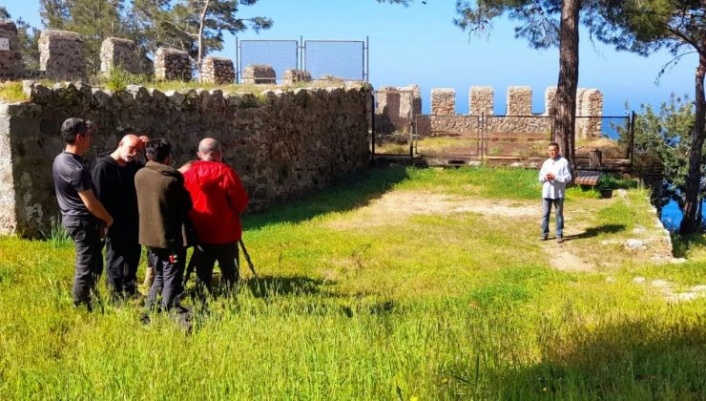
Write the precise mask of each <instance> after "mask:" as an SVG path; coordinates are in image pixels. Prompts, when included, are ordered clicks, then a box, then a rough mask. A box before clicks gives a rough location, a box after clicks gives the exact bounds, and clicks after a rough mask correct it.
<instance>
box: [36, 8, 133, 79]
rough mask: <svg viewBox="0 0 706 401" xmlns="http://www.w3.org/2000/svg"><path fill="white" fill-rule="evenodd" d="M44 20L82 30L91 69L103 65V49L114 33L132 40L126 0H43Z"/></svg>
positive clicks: (50, 24)
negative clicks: (126, 14) (127, 27)
mask: <svg viewBox="0 0 706 401" xmlns="http://www.w3.org/2000/svg"><path fill="white" fill-rule="evenodd" d="M39 6H40V15H41V17H42V23H43V24H44V25H45V26H46V27H47V28H51V29H63V30H68V31H73V32H76V33H79V34H80V35H81V37H82V38H83V40H84V42H85V43H86V49H87V62H88V66H89V71H91V72H93V73H96V72H98V70H99V68H100V48H101V45H102V44H103V40H105V39H106V38H108V37H111V36H117V37H123V38H128V39H131V37H130V35H129V32H128V31H127V30H126V29H125V27H126V26H129V24H125V21H127V20H128V18H127V17H126V16H125V15H124V12H125V0H40V2H39Z"/></svg>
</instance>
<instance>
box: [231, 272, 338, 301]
mask: <svg viewBox="0 0 706 401" xmlns="http://www.w3.org/2000/svg"><path fill="white" fill-rule="evenodd" d="M327 283H329V284H330V283H331V282H330V281H328V282H327ZM244 284H245V285H246V286H247V288H248V289H249V290H250V292H251V293H252V294H253V296H254V297H256V298H270V297H274V296H284V295H315V294H321V286H322V285H323V284H324V280H321V279H314V278H311V277H306V276H291V277H272V276H259V277H258V278H255V277H251V278H249V279H248V280H246V281H245V282H244Z"/></svg>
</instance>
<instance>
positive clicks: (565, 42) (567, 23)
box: [554, 0, 581, 170]
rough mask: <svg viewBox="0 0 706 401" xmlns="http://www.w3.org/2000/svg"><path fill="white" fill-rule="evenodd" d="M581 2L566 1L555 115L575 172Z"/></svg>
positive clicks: (561, 143) (562, 144) (558, 133)
mask: <svg viewBox="0 0 706 401" xmlns="http://www.w3.org/2000/svg"><path fill="white" fill-rule="evenodd" d="M580 10H581V0H564V1H563V2H562V6H561V23H560V25H559V42H560V43H559V83H558V84H557V92H556V108H555V113H554V135H555V140H556V141H557V142H558V143H559V146H560V147H561V152H562V154H563V155H564V157H565V158H566V159H567V160H568V161H569V165H570V166H571V169H572V170H573V169H574V168H575V166H576V164H575V160H574V138H575V137H576V88H577V87H578V82H579V11H580Z"/></svg>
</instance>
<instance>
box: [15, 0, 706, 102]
mask: <svg viewBox="0 0 706 401" xmlns="http://www.w3.org/2000/svg"><path fill="white" fill-rule="evenodd" d="M6 3H9V4H5V7H7V9H8V10H9V12H10V14H12V17H13V19H16V18H18V17H22V18H23V19H25V20H26V21H28V22H29V23H30V24H32V25H34V26H36V27H41V22H40V19H39V1H38V0H9V1H7V2H6ZM426 3H427V4H422V3H421V1H416V2H415V3H413V5H412V6H410V7H408V8H405V7H401V6H395V5H390V4H379V3H377V2H376V1H375V0H305V1H293V0H260V1H259V2H258V3H257V4H255V5H253V6H247V7H242V8H241V10H240V16H241V17H244V18H246V17H249V16H266V17H270V18H272V19H273V20H274V26H273V27H272V28H271V29H270V30H267V31H262V32H260V33H259V34H255V33H254V32H252V31H246V32H241V33H240V34H239V35H238V37H239V39H241V40H247V39H290V40H298V39H299V38H300V37H303V38H304V39H305V40H361V41H365V40H366V38H369V43H370V60H369V63H370V64H369V65H370V82H371V83H372V84H373V86H375V87H379V86H383V85H393V86H402V85H408V84H418V85H419V86H420V87H421V90H422V100H423V104H424V110H425V111H428V108H429V94H430V91H431V89H432V88H454V89H455V90H456V99H457V100H456V110H457V112H458V113H467V112H468V90H469V88H470V87H471V86H477V85H480V86H492V87H494V88H495V112H496V114H504V112H505V96H506V95H505V93H506V89H507V87H508V86H518V85H520V86H530V87H531V88H532V91H533V111H534V112H542V111H543V108H544V104H543V103H544V90H545V88H546V87H547V86H555V85H556V82H557V78H558V71H559V67H558V65H559V61H558V50H557V49H549V50H541V51H539V50H533V49H531V48H529V46H528V44H527V42H526V41H525V40H524V39H515V38H514V31H513V27H514V26H515V22H514V21H507V20H498V21H495V22H494V24H493V29H492V31H491V32H490V33H489V35H488V36H487V37H484V38H477V37H469V36H468V34H467V33H466V32H463V31H461V30H460V29H459V28H457V27H455V26H454V25H453V24H452V22H451V21H452V19H453V18H454V16H455V8H454V4H455V2H454V1H453V0H427V1H426ZM226 37H227V41H226V43H225V48H224V50H223V51H222V52H220V53H218V54H217V55H219V56H222V57H228V58H232V59H233V60H235V38H234V37H232V36H231V35H229V34H226ZM579 59H580V70H579V86H580V87H586V88H597V89H599V90H600V91H601V92H602V93H603V96H604V114H605V115H624V114H625V107H624V105H625V103H626V102H628V103H629V104H630V106H631V107H630V108H631V109H635V110H637V109H639V105H640V104H642V103H650V104H652V105H653V106H658V105H659V103H660V102H662V101H666V100H668V98H669V95H670V93H675V94H677V95H683V94H688V95H689V97H690V98H691V99H693V86H694V85H693V82H694V68H695V66H696V63H697V58H696V56H695V55H689V56H687V57H684V58H683V59H682V60H681V62H679V63H678V64H677V65H676V66H675V67H674V68H672V69H669V70H668V71H667V73H666V74H664V75H663V76H662V78H661V79H660V81H659V84H658V85H657V84H655V79H656V78H657V75H658V73H659V71H660V69H661V68H662V66H663V65H664V64H665V63H667V62H668V61H669V60H671V59H672V56H671V55H670V54H669V53H667V52H661V53H657V54H654V55H652V56H650V57H648V58H644V57H640V56H637V55H634V54H631V53H625V52H615V51H614V50H613V49H612V48H611V47H609V46H606V45H603V44H601V43H598V42H591V40H590V39H589V36H588V34H587V33H586V32H582V35H581V47H580V55H579Z"/></svg>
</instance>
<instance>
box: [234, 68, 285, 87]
mask: <svg viewBox="0 0 706 401" xmlns="http://www.w3.org/2000/svg"><path fill="white" fill-rule="evenodd" d="M242 78H243V79H242V80H241V81H242V83H244V84H276V83H277V74H276V73H275V69H274V68H272V66H271V65H268V64H251V65H248V66H246V67H245V69H244V70H243V77H242Z"/></svg>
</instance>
